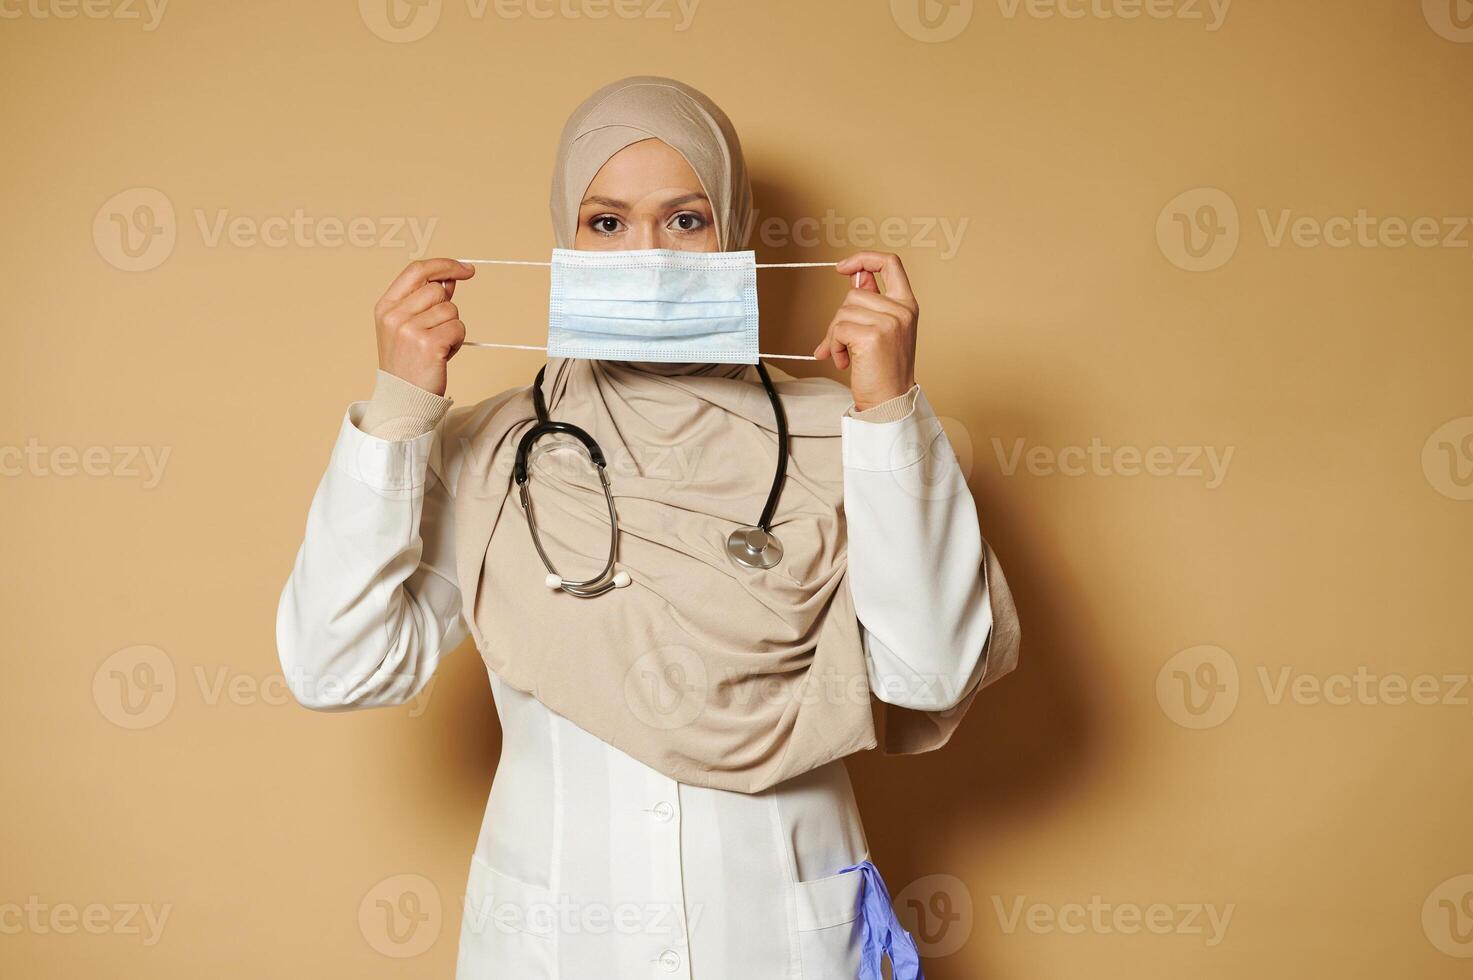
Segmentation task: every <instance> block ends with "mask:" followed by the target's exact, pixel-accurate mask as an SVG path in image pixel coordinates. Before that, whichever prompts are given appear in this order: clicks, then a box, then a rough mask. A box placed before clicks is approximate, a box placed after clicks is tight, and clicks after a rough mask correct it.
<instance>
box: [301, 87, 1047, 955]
mask: <svg viewBox="0 0 1473 980" xmlns="http://www.w3.org/2000/svg"><path fill="white" fill-rule="evenodd" d="M750 215H751V191H750V188H749V185H748V181H747V174H746V167H745V164H744V162H743V159H742V154H741V147H740V144H739V143H738V141H737V138H736V134H735V132H734V130H733V129H732V127H731V124H730V122H729V121H728V120H727V118H726V116H725V114H723V113H722V112H721V110H720V109H719V108H717V107H716V106H715V105H714V104H713V103H712V102H711V101H710V100H709V99H707V98H706V97H705V96H703V95H701V94H700V93H699V92H697V91H695V90H693V89H691V88H689V87H688V86H685V85H682V84H680V83H678V82H675V81H671V80H669V79H660V78H648V77H640V78H630V79H625V80H623V81H620V82H616V83H614V84H612V85H609V86H607V87H605V88H604V89H602V90H600V91H599V92H597V93H595V94H594V95H593V96H592V97H590V98H589V99H588V100H587V101H586V102H585V103H584V104H583V105H582V106H580V107H579V108H578V110H577V111H575V112H574V114H573V116H572V118H571V119H570V120H569V121H568V124H567V127H566V128H565V130H564V132H563V138H562V143H561V145H560V147H559V152H558V157H557V166H556V172H555V174H554V177H553V189H552V216H553V223H554V231H555V234H556V238H557V242H558V244H559V245H560V246H562V247H564V248H573V249H580V250H627V249H649V248H661V249H669V250H678V251H691V252H712V251H731V250H736V249H739V248H740V247H741V244H742V242H743V241H744V239H745V236H746V234H747V231H748V224H749V221H750ZM474 271H475V270H474V268H473V267H471V266H468V265H463V264H461V263H459V262H456V261H454V260H451V259H434V260H429V261H424V262H416V263H413V264H411V265H410V266H409V268H407V269H405V270H404V272H403V273H402V274H401V275H400V276H399V277H398V278H397V279H396V280H395V281H394V283H393V284H392V285H391V286H390V287H389V290H388V292H387V293H386V294H385V295H384V297H383V299H381V300H380V301H379V303H378V306H377V308H376V317H377V323H378V340H379V357H380V368H381V369H380V371H379V373H378V382H377V385H376V387H375V390H374V393H373V397H372V399H371V400H370V401H369V402H367V403H361V402H360V403H355V404H354V405H353V406H351V407H350V408H349V409H348V412H347V415H346V417H345V419H344V420H343V423H342V428H341V432H340V435H339V439H338V442H337V445H336V447H335V449H334V451H333V461H332V465H331V466H330V467H329V468H328V471H327V474H326V475H325V476H324V477H323V480H322V484H321V486H320V487H319V489H318V491H317V495H316V497H315V499H314V501H313V504H312V509H311V512H310V515H309V518H308V523H307V532H306V538H305V540H304V541H303V544H302V548H301V551H300V553H299V555H298V558H297V562H296V565H295V568H294V569H293V572H292V575H291V579H290V581H289V582H288V583H287V586H286V589H285V591H284V593H283V595H282V601H281V607H280V613H279V621H278V643H279V648H280V654H281V660H282V664H283V667H284V668H285V670H286V676H287V678H288V680H289V682H290V683H291V685H292V690H293V692H294V693H295V694H296V696H297V698H298V700H300V701H301V702H302V703H304V704H306V705H307V706H309V707H313V708H320V709H341V708H361V707H372V706H377V705H385V704H395V703H400V702H403V701H405V700H408V699H409V698H412V697H413V696H414V695H415V693H416V692H417V691H419V690H420V689H421V688H422V687H423V686H424V685H425V684H426V683H427V682H428V680H429V678H430V676H431V674H432V673H433V671H434V669H435V666H436V664H437V663H438V661H439V658H440V657H441V656H442V655H443V654H444V653H446V652H448V651H450V650H451V649H453V648H454V647H456V646H457V645H458V644H459V643H460V642H461V641H462V640H463V639H465V637H466V636H467V634H469V635H470V636H472V637H473V638H474V639H475V641H476V646H477V648H478V649H479V650H480V651H481V654H482V656H483V658H484V659H485V661H486V663H487V666H488V668H489V671H490V678H491V689H492V693H493V696H494V697H495V700H496V705H497V711H498V714H499V716H500V720H501V726H502V730H503V745H502V753H501V759H500V763H499V765H498V767H497V771H496V776H495V781H494V785H493V787H492V790H491V795H490V800H489V802H488V804H487V809H486V815H485V820H484V823H483V826H482V830H481V834H480V839H479V840H478V842H477V845H476V849H475V852H474V855H473V857H472V862H471V872H470V879H469V882H468V885H467V890H466V905H465V916H464V919H463V921H462V926H461V941H460V942H461V945H460V959H459V968H458V975H459V976H460V977H462V978H472V977H498V978H499V977H508V978H515V980H540V978H544V977H547V978H550V977H580V978H584V977H601V978H602V977H618V978H623V977H661V978H665V977H686V978H694V980H717V978H728V977H729V978H742V980H765V978H779V977H782V978H796V977H804V978H835V977H856V976H859V975H860V973H859V971H860V969H861V953H862V945H863V942H864V940H865V936H866V934H867V933H868V935H869V936H870V937H871V940H872V941H873V939H874V938H875V937H876V936H877V935H878V936H880V938H881V939H883V935H882V934H883V932H884V923H883V922H879V921H876V918H875V916H874V915H871V914H868V913H866V912H865V911H864V910H865V909H866V907H868V908H869V909H870V910H871V912H872V911H873V909H874V908H875V907H876V906H875V905H869V906H866V904H865V903H864V902H863V899H864V898H865V897H866V891H865V889H866V888H869V889H870V890H871V891H870V892H869V893H868V894H869V897H871V898H873V897H875V895H876V894H879V889H881V888H882V887H883V886H882V884H881V883H880V882H879V881H878V880H877V879H876V878H875V877H874V876H873V875H871V874H870V873H869V871H867V870H865V869H854V868H855V866H856V865H859V864H860V863H861V862H864V861H866V860H867V859H868V857H869V849H868V845H867V843H866V841H865V836H864V831H863V828H862V826H861V823H860V819H859V815H858V812H857V810H856V807H855V802H854V797H853V793H852V791H851V788H850V784H849V779H848V775H847V772H846V770H845V768H844V765H843V763H842V761H840V760H841V759H842V758H843V757H844V756H845V755H848V754H849V753H852V752H855V751H858V750H861V749H866V748H871V747H874V746H876V745H877V744H879V745H881V746H882V748H883V749H884V751H886V752H893V753H902V752H922V751H927V750H930V749H934V748H937V747H939V746H941V745H942V744H944V743H945V742H946V740H947V739H948V737H949V736H950V734H951V732H952V730H953V729H954V728H955V727H956V725H957V723H958V722H959V721H960V719H961V715H962V714H963V713H964V712H965V711H966V709H967V707H968V706H969V705H970V703H971V700H972V698H973V697H974V696H975V695H976V693H977V692H978V690H980V689H981V688H982V687H983V686H984V685H986V684H989V683H991V682H992V681H993V680H995V679H996V678H997V677H999V676H1001V675H1003V674H1005V673H1007V672H1008V671H1009V670H1011V669H1012V668H1013V666H1014V663H1015V662H1016V653H1017V643H1018V628H1017V622H1016V618H1015V616H1014V612H1013V608H1012V605H1011V600H1010V598H1009V595H1008V591H1007V586H1006V583H1005V581H1004V579H1003V578H1002V575H1001V571H1000V569H999V568H998V566H997V564H996V561H995V559H993V558H992V556H991V552H990V550H989V549H988V548H987V547H986V545H985V543H984V542H983V540H982V538H981V535H980V533H979V530H978V522H977V515H976V510H975V506H974V504H973V502H972V498H971V496H970V494H969V493H968V492H967V488H966V484H965V482H964V479H963V475H962V474H961V472H960V470H959V468H958V466H957V464H956V461H955V459H954V458H953V457H952V455H951V454H950V452H949V451H948V447H947V445H946V438H945V436H944V434H943V433H942V432H941V428H940V425H939V423H938V422H937V421H936V418H935V416H934V414H933V413H932V412H931V409H930V406H929V404H928V403H927V401H926V398H925V395H924V394H923V393H922V392H921V390H920V388H919V386H918V385H917V384H916V383H915V380H914V378H913V377H912V363H913V360H914V353H915V327H916V316H917V307H916V303H915V300H914V298H913V296H912V295H911V291H910V288H909V285H908V283H907V280H906V276H905V271H904V269H903V268H902V266H901V264H900V260H899V259H898V258H896V257H895V256H893V255H881V254H876V253H868V252H866V253H860V254H858V255H855V256H851V257H849V258H847V259H845V260H844V261H843V262H841V263H839V266H838V271H839V272H840V273H842V274H844V275H846V276H855V277H856V286H855V288H854V289H853V290H851V291H850V293H849V295H848V297H847V298H846V299H845V301H844V303H843V305H842V306H841V307H840V308H839V311H838V312H837V313H836V314H835V316H834V319H833V322H832V323H831V324H830V325H829V329H828V332H827V336H826V337H825V338H824V340H823V342H822V343H820V344H819V345H818V347H817V349H816V350H815V355H816V356H817V357H819V358H824V357H833V358H834V360H835V362H836V363H837V364H838V365H839V367H840V368H841V369H842V368H848V369H849V370H850V386H849V387H848V388H846V387H845V386H844V385H842V384H840V383H838V382H835V381H831V380H828V379H823V378H812V379H795V378H792V377H790V376H788V375H787V374H785V373H783V372H781V371H777V370H776V369H769V370H771V371H772V374H773V375H775V376H776V379H777V381H776V385H775V389H776V392H777V395H778V396H779V397H780V399H781V406H782V408H783V409H784V411H785V414H786V420H787V428H788V448H789V450H790V461H789V464H788V469H787V476H786V480H785V481H784V484H783V490H782V495H781V497H780V506H779V507H778V508H777V513H776V518H775V520H774V522H773V525H772V529H773V531H774V533H775V534H776V535H777V536H778V537H779V538H780V539H781V541H782V543H783V546H784V549H785V554H784V555H783V557H782V560H781V561H780V562H779V563H778V564H777V565H776V566H775V567H772V568H769V569H762V570H752V569H746V568H741V567H738V566H737V565H736V564H735V563H733V561H732V560H731V559H730V557H729V556H728V554H727V553H726V550H725V543H726V539H727V536H728V535H729V534H730V533H731V532H732V531H733V529H735V528H737V527H740V526H743V525H747V524H750V523H751V522H752V521H753V520H754V519H755V517H756V515H757V513H758V512H759V511H760V510H761V508H762V506H763V500H764V497H765V495H766V494H767V492H768V489H769V482H770V480H771V474H772V472H773V469H772V467H773V461H774V459H775V457H776V455H777V449H778V444H777V443H778V440H777V427H776V421H775V417H774V416H775V412H774V409H773V407H772V405H770V404H769V401H768V399H767V398H766V397H764V391H763V386H762V385H761V384H759V383H758V377H757V376H756V373H755V369H754V367H753V366H750V365H746V364H694V363H664V362H630V361H614V360H586V359H563V358H553V359H551V360H550V361H549V362H548V364H547V367H546V372H545V379H544V380H543V381H542V384H541V393H542V395H543V396H544V398H545V401H546V406H547V408H548V410H549V414H550V415H551V417H552V418H554V419H561V420H565V421H567V422H571V423H574V424H576V425H578V426H581V427H582V428H584V429H586V430H587V431H588V432H589V433H590V434H592V436H593V437H594V438H595V439H596V440H597V441H598V443H599V444H600V446H601V447H602V449H603V452H604V454H605V456H606V457H608V463H609V475H610V488H611V492H612V494H613V497H614V499H615V501H616V503H617V519H618V526H619V532H618V538H617V540H618V560H619V564H620V566H621V567H622V568H623V569H625V570H627V572H628V574H629V576H630V580H631V582H630V584H629V585H628V586H627V587H624V588H619V589H613V590H610V591H608V592H606V593H605V594H603V595H600V596H598V597H596V598H580V597H577V596H573V595H569V594H567V593H565V592H563V591H561V590H560V589H558V588H556V587H554V588H549V587H548V586H549V585H550V584H555V583H549V582H544V578H546V576H545V575H544V574H543V571H544V570H543V567H542V564H541V559H540V556H539V554H538V551H537V550H536V546H535V545H534V542H533V538H532V534H531V528H530V526H529V523H528V520H527V514H526V512H525V510H524V508H523V506H522V504H521V503H520V502H519V500H518V495H517V493H515V492H513V491H512V482H513V481H512V479H511V474H512V470H513V457H514V456H515V453H516V448H517V443H518V441H519V439H520V437H521V435H522V434H523V433H524V432H526V431H527V429H528V427H529V425H530V424H531V423H532V422H533V421H534V419H535V417H536V411H535V407H534V401H533V397H532V394H533V393H532V386H524V387H518V388H514V389H512V390H509V391H505V392H502V393H501V394H499V395H497V396H495V397H493V398H490V399H488V400H486V401H483V402H481V403H480V404H477V405H474V406H471V407H469V408H465V409H456V410H455V411H453V412H452V411H449V408H450V401H449V399H447V398H445V397H444V393H445V390H446V365H447V363H448V362H449V360H450V358H451V357H453V356H454V355H455V353H456V352H457V351H458V350H459V349H460V347H461V345H462V343H463V341H464V338H465V327H464V325H463V324H462V323H461V322H460V320H459V314H458V312H457V310H456V308H455V306H454V304H453V303H452V302H451V297H452V295H453V293H454V291H455V287H456V283H457V282H460V281H464V280H467V279H470V278H471V277H472V276H473V275H474ZM783 274H786V273H783ZM877 277H878V278H877ZM881 287H883V288H881ZM539 446H546V447H547V448H546V449H539V451H538V452H537V453H534V454H533V458H532V461H531V464H530V469H531V471H532V472H533V473H534V479H533V480H532V484H533V485H534V486H535V489H533V490H532V496H533V497H534V498H535V501H536V505H535V508H536V509H535V517H536V522H537V526H538V528H539V532H540V541H541V544H542V546H543V547H544V548H545V549H546V550H547V553H548V554H549V555H550V556H552V559H553V561H555V562H557V563H558V565H559V569H560V571H562V572H563V573H564V574H565V575H568V576H582V575H591V574H593V572H595V571H596V570H597V569H598V568H599V567H600V566H601V565H602V563H603V561H604V558H605V556H606V554H607V549H608V540H609V537H608V536H609V533H610V525H609V520H608V512H607V510H606V508H605V500H604V496H603V492H602V487H601V486H600V483H599V479H598V477H597V476H595V475H594V471H593V470H592V468H591V467H590V465H589V461H588V458H587V456H586V455H584V454H583V453H582V452H581V451H580V450H579V449H578V446H577V443H575V442H574V441H573V440H572V439H571V438H568V437H557V438H548V439H545V440H543V441H542V443H539ZM872 709H874V710H875V711H877V713H878V715H879V718H880V721H881V727H882V737H881V738H880V739H878V740H877V738H876V727H875V724H874V718H875V715H874V714H873V713H872ZM846 869H854V870H846ZM870 870H872V866H870ZM861 871H864V873H860V872H861ZM866 882H870V884H868V885H867V884H866ZM882 904H883V903H882ZM885 912H888V906H887V904H886V905H885ZM904 938H908V937H904V935H903V933H899V934H898V938H897V942H898V941H899V940H900V939H904ZM864 955H865V957H866V959H867V960H869V959H872V958H873V955H874V954H873V952H870V953H865V954H864ZM865 975H866V976H868V975H869V974H865ZM875 975H876V976H878V974H875ZM898 975H899V974H897V976H898Z"/></svg>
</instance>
